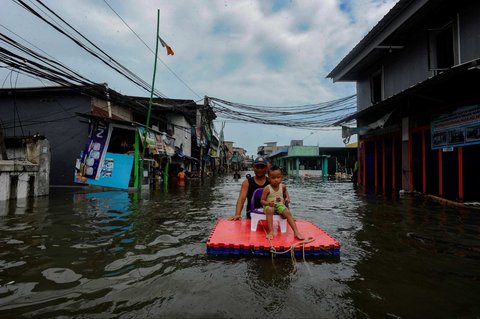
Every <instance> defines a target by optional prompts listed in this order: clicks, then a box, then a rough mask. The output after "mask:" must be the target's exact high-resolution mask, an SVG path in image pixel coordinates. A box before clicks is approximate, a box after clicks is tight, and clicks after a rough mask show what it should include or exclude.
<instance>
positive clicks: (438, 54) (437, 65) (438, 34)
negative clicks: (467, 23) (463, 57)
mask: <svg viewBox="0 0 480 319" xmlns="http://www.w3.org/2000/svg"><path fill="white" fill-rule="evenodd" d="M456 25H457V24H456V23H455V22H454V21H452V22H449V23H447V24H446V25H444V26H443V27H441V28H435V29H430V30H428V68H429V70H430V71H432V72H433V74H434V75H436V74H438V73H440V72H442V71H445V70H447V69H449V68H451V67H452V66H454V65H455V64H458V36H457V27H456Z"/></svg>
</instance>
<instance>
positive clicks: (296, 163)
mask: <svg viewBox="0 0 480 319" xmlns="http://www.w3.org/2000/svg"><path fill="white" fill-rule="evenodd" d="M295 170H296V173H295V175H296V176H297V177H298V176H300V159H299V158H298V157H297V158H295Z"/></svg>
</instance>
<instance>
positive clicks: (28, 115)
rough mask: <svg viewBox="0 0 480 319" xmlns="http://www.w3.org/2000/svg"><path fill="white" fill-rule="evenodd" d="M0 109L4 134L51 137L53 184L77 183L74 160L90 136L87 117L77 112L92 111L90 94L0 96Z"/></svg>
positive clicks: (51, 180)
mask: <svg viewBox="0 0 480 319" xmlns="http://www.w3.org/2000/svg"><path fill="white" fill-rule="evenodd" d="M0 109H1V110H2V113H1V115H0V119H1V120H2V122H3V123H6V124H4V128H5V136H26V135H33V134H40V135H44V136H45V137H46V138H47V139H48V140H49V142H50V145H51V156H52V158H51V168H52V169H51V172H50V182H51V184H52V185H74V183H73V172H74V165H75V159H76V158H78V156H79V154H80V151H81V150H82V149H83V147H84V145H85V142H86V138H87V135H88V123H87V120H86V119H84V118H81V117H78V116H77V115H76V112H79V113H85V112H89V111H90V97H88V96H83V95H75V96H68V95H65V96H54V97H45V96H16V97H14V96H12V97H9V98H3V99H0ZM7 110H8V111H7ZM14 111H15V112H14ZM14 114H15V115H16V117H15V119H14ZM18 119H20V121H19V120H18ZM9 158H10V157H9ZM10 159H12V158H10Z"/></svg>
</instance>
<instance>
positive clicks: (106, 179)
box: [87, 152, 133, 189]
mask: <svg viewBox="0 0 480 319" xmlns="http://www.w3.org/2000/svg"><path fill="white" fill-rule="evenodd" d="M132 167H133V155H129V154H116V153H109V152H108V153H106V155H105V160H104V161H103V165H102V167H101V170H100V175H99V179H98V180H91V179H88V180H87V184H89V185H95V186H104V187H113V188H120V189H128V184H129V182H130V175H131V173H132Z"/></svg>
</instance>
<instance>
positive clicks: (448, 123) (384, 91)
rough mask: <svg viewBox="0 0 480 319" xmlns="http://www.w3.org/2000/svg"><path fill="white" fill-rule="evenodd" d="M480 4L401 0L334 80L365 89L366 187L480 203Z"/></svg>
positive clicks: (360, 124) (361, 131)
mask: <svg viewBox="0 0 480 319" xmlns="http://www.w3.org/2000/svg"><path fill="white" fill-rule="evenodd" d="M479 15H480V2H478V1H447V0H435V1H433V0H418V1H410V0H400V1H398V2H397V4H396V5H395V6H394V7H393V8H392V9H391V10H390V11H389V12H388V13H387V14H386V15H385V16H384V17H383V18H382V20H380V21H379V22H378V24H377V25H376V26H375V27H374V28H373V29H372V30H371V31H370V32H369V33H368V34H367V35H366V36H365V37H364V38H363V39H362V40H361V41H360V42H359V43H358V44H357V45H356V46H355V47H354V48H353V49H352V50H351V51H350V53H348V54H347V55H346V56H345V57H344V58H343V59H342V60H341V61H340V63H339V64H338V65H337V66H336V67H335V68H334V69H333V70H332V71H331V72H330V74H329V75H328V77H330V78H332V79H333V81H334V82H335V81H352V82H356V86H357V113H356V114H354V115H352V116H349V117H347V118H345V119H343V120H342V121H339V122H337V124H342V123H347V122H349V121H351V120H353V119H356V121H357V127H354V128H346V130H345V131H346V132H347V133H348V134H358V155H359V174H358V180H359V184H360V185H362V186H363V187H365V188H366V189H368V190H372V191H374V192H377V193H386V194H389V193H393V194H395V193H397V192H398V191H400V190H405V191H408V192H413V191H416V192H421V193H424V194H431V195H434V196H439V197H443V198H446V199H450V200H455V201H460V202H462V201H478V200H480V191H478V187H477V185H476V184H477V183H478V180H479V179H480V170H478V168H477V166H476V164H477V163H478V162H479V161H480V120H479V119H480V116H479V115H480V90H479V89H478V84H477V83H479V82H478V81H479V78H480V41H479V39H480V19H478V17H479Z"/></svg>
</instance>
